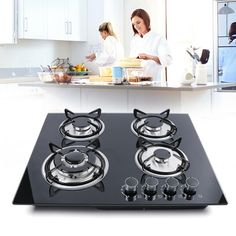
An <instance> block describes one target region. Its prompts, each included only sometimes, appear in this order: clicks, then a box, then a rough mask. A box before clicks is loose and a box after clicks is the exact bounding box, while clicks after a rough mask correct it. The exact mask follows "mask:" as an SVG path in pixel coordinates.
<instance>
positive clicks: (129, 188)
mask: <svg viewBox="0 0 236 236" xmlns="http://www.w3.org/2000/svg"><path fill="white" fill-rule="evenodd" d="M137 189H138V180H137V179H136V178H134V177H128V178H126V179H125V185H124V193H125V194H126V195H129V196H134V195H136V194H137Z"/></svg>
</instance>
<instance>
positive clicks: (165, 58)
mask: <svg viewBox="0 0 236 236" xmlns="http://www.w3.org/2000/svg"><path fill="white" fill-rule="evenodd" d="M140 53H146V54H149V55H153V56H158V57H159V59H160V62H161V65H160V64H158V63H156V62H155V61H153V60H143V61H142V66H143V67H144V73H145V75H146V76H151V77H153V79H154V80H159V79H160V74H161V71H162V69H163V68H164V67H166V66H168V65H170V64H171V62H172V57H171V55H170V50H169V46H168V43H167V41H166V39H165V38H164V37H162V36H161V35H159V34H157V33H154V32H151V31H149V32H148V33H146V34H145V35H144V36H143V37H140V36H139V35H138V34H136V35H135V36H134V37H133V39H132V41H131V48H130V57H135V58H136V57H137V56H138V55H139V54H140Z"/></svg>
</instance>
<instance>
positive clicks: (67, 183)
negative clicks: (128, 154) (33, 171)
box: [42, 143, 108, 190]
mask: <svg viewBox="0 0 236 236" xmlns="http://www.w3.org/2000/svg"><path fill="white" fill-rule="evenodd" d="M49 147H50V149H51V151H52V154H51V155H49V156H48V157H47V158H46V159H45V161H44V163H43V166H42V173H43V176H44V178H45V179H46V181H47V182H48V183H49V184H50V185H51V186H53V187H56V188H59V189H65V190H79V189H84V188H88V187H90V186H94V185H96V184H97V183H99V182H100V181H101V180H102V179H103V178H104V177H105V175H106V173H107V171H108V160H107V158H106V156H105V155H104V154H103V153H102V152H100V151H98V150H96V149H94V148H92V147H90V146H68V147H64V148H60V147H58V146H56V145H55V144H52V143H50V144H49Z"/></svg>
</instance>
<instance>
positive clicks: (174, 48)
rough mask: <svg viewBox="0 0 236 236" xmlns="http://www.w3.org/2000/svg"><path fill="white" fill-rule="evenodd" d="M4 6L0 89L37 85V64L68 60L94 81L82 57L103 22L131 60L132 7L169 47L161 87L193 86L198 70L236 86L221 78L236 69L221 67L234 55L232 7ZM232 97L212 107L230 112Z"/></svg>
mask: <svg viewBox="0 0 236 236" xmlns="http://www.w3.org/2000/svg"><path fill="white" fill-rule="evenodd" d="M4 2H5V1H4ZM3 6H4V7H1V14H0V17H1V21H0V28H1V32H2V33H1V36H0V43H1V44H0V58H1V60H0V82H1V83H4V84H7V83H9V82H13V83H14V82H24V81H31V80H35V78H36V77H37V72H39V71H40V70H41V69H40V65H43V66H45V67H47V66H48V65H51V64H52V62H53V61H55V59H57V58H69V61H70V63H71V64H73V65H84V66H85V67H86V69H87V70H88V71H89V72H90V73H91V74H98V73H99V70H98V66H97V65H96V64H95V63H91V62H88V61H86V58H85V57H86V55H88V54H89V53H93V52H98V51H99V50H100V48H101V37H100V35H99V34H98V26H99V24H100V23H101V22H104V21H110V22H111V23H112V25H113V27H114V31H115V32H116V33H117V35H118V37H119V39H120V41H121V43H122V44H123V46H124V50H125V57H128V56H129V51H130V39H131V37H132V27H131V23H130V14H131V12H132V11H133V10H134V9H136V8H143V9H145V10H146V11H147V12H148V13H149V14H150V18H151V19H152V21H151V27H152V30H153V31H156V32H157V33H159V34H161V35H163V36H165V37H166V38H167V40H168V43H169V45H170V48H171V53H172V57H173V63H172V65H171V66H169V67H168V69H167V70H166V71H163V73H162V78H161V81H162V82H166V81H167V82H168V83H172V82H173V83H177V82H179V83H182V84H191V83H192V82H194V80H195V82H197V81H196V78H197V74H196V73H198V72H199V71H198V70H199V67H201V68H200V70H201V73H203V74H204V75H205V77H204V79H205V80H206V81H207V82H213V83H221V84H223V83H224V84H225V83H228V82H231V83H232V82H236V79H235V77H232V76H231V78H230V79H225V78H223V76H224V75H226V73H227V71H229V69H227V68H229V67H230V68H231V70H232V68H235V66H229V65H227V66H226V63H227V61H229V58H231V61H230V62H228V64H231V63H233V62H232V60H233V59H232V58H234V56H233V55H234V51H235V48H236V47H235V40H234V38H232V40H231V43H229V30H230V25H231V23H233V22H234V21H235V18H236V13H235V11H236V2H235V1H212V0H208V1H206V0H205V1H204V0H200V1H196V0H180V1H174V0H165V1H163V0H149V1H148V2H144V1H141V0H127V1H123V0H119V1H115V0H98V1H93V0H79V1H69V0H59V1H56V0H50V1H48V0H40V1H30V0H19V1H16V0H11V1H7V3H5V4H3ZM72 29H73V30H72ZM204 52H208V54H207V60H206V62H205V63H206V64H205V65H204V67H203V65H202V63H201V62H200V58H201V57H202V56H203V54H204ZM226 58H228V60H227V59H226ZM205 59H206V58H205ZM208 59H209V60H208ZM233 65H234V64H233ZM231 73H232V72H231ZM187 79H189V81H187ZM191 79H192V80H191ZM185 82H186V83H185ZM203 84H204V83H203ZM217 91H227V92H228V91H230V92H233V91H235V87H234V86H232V87H229V86H228V87H226V88H220V87H218V88H217ZM233 96H235V94H234V93H228V94H227V95H226V94H224V95H223V96H222V93H217V95H216V94H214V104H217V105H215V107H217V108H219V107H221V104H223V105H222V109H229V110H230V111H232V106H231V101H233V100H234V99H233V98H234V97H233ZM228 97H229V98H228ZM225 99H227V101H228V102H227V103H226V104H229V105H227V106H225ZM214 104H213V106H214Z"/></svg>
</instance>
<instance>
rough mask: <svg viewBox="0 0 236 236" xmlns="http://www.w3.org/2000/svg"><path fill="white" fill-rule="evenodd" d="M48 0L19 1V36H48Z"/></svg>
mask: <svg viewBox="0 0 236 236" xmlns="http://www.w3.org/2000/svg"><path fill="white" fill-rule="evenodd" d="M46 3H47V0H38V1H34V2H33V3H32V1H31V0H21V1H19V8H18V9H19V35H18V37H19V38H25V39H46V38H47V12H46V10H45V9H46Z"/></svg>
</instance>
